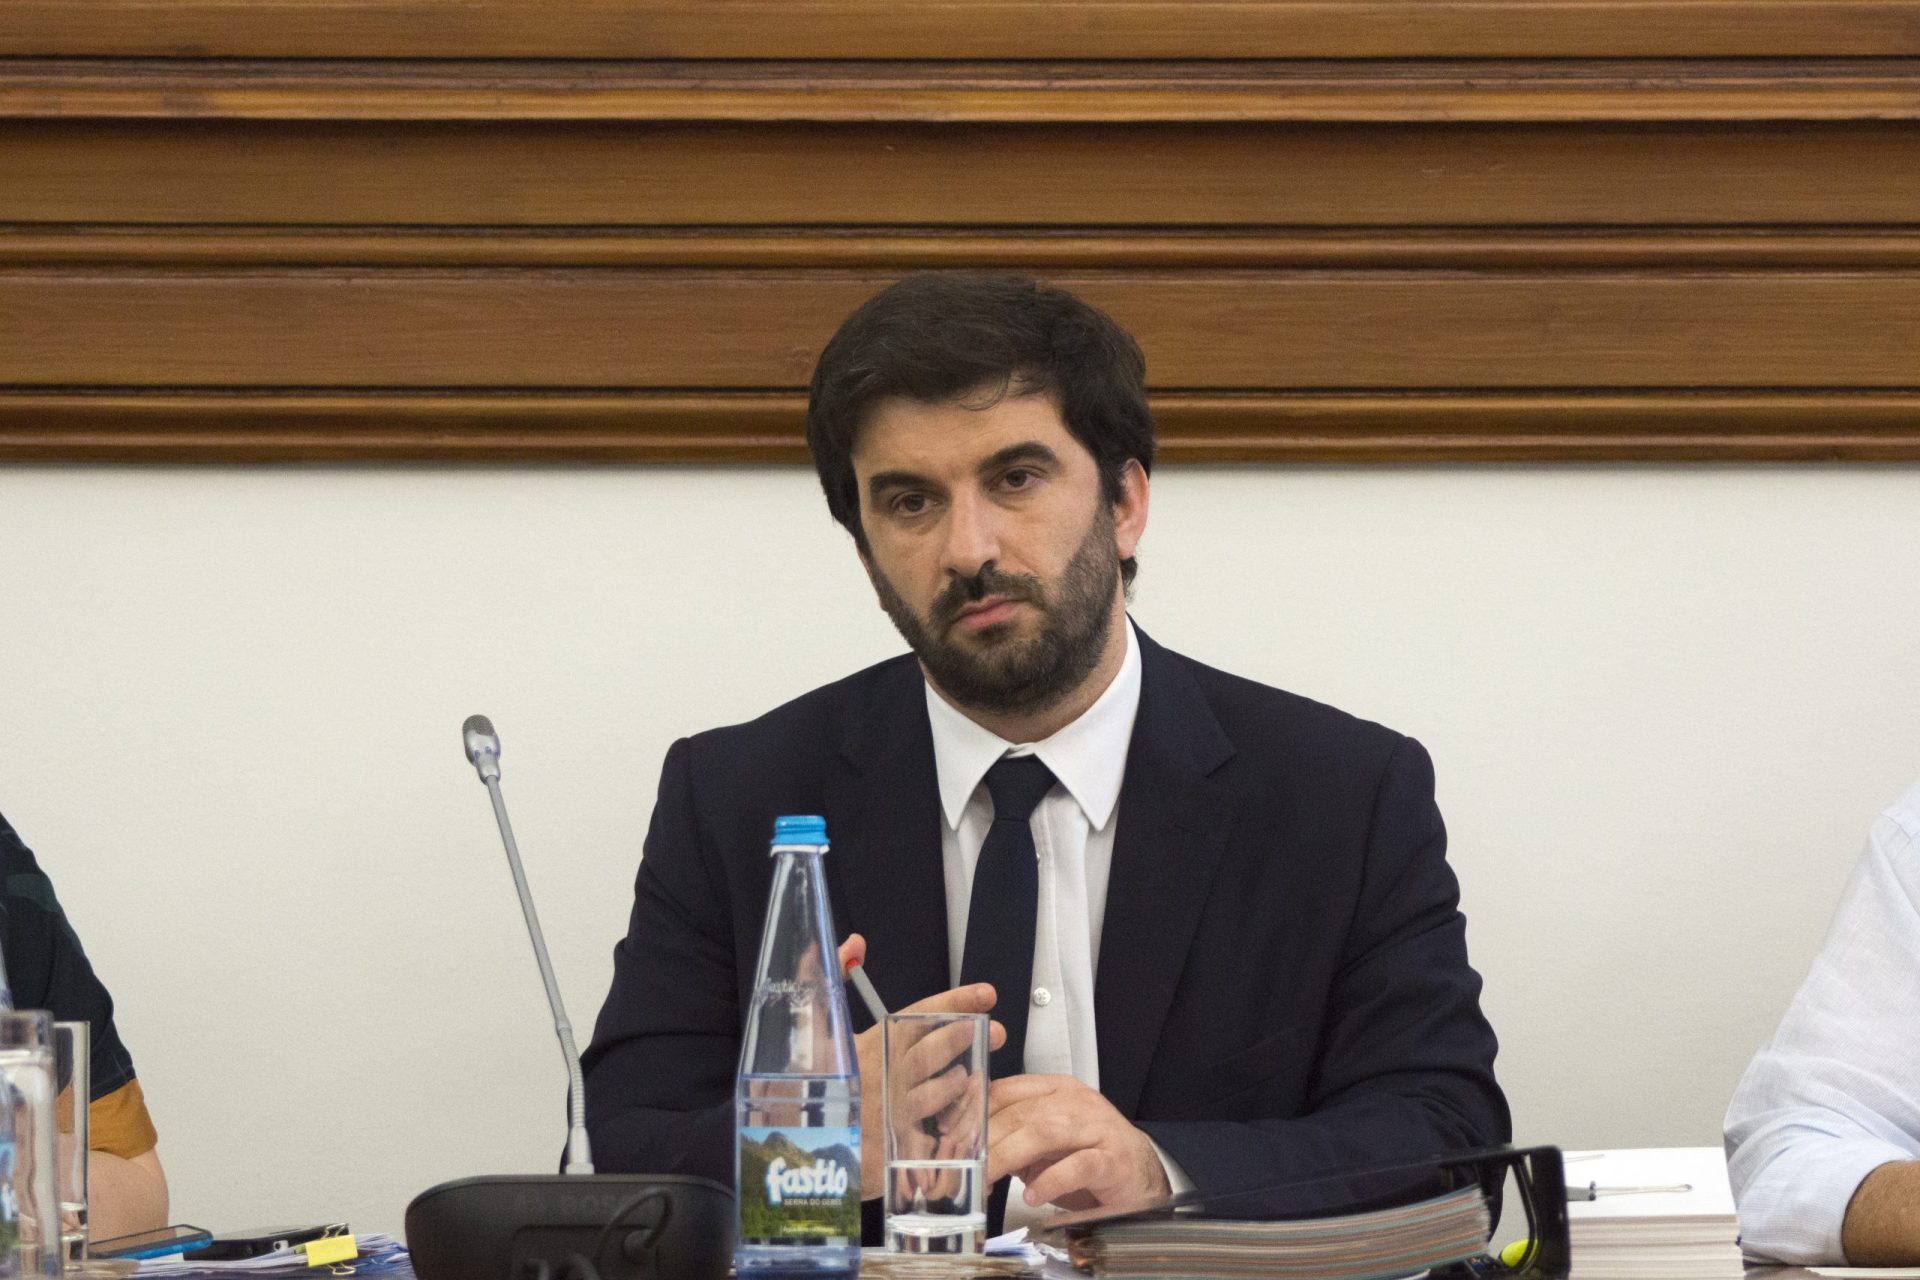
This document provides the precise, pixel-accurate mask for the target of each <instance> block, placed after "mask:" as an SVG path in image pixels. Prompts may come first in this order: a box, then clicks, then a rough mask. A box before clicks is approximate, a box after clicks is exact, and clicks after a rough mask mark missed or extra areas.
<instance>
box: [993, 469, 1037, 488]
mask: <svg viewBox="0 0 1920 1280" xmlns="http://www.w3.org/2000/svg"><path fill="white" fill-rule="evenodd" d="M1033 480H1034V475H1033V472H1031V471H1028V470H1027V469H1025V468H1024V467H1015V468H1014V469H1013V470H1012V471H1009V472H1007V474H1006V475H1004V476H1002V477H1001V478H1000V483H1002V484H1004V485H1006V486H1007V488H1009V489H1024V488H1026V487H1027V486H1028V485H1030V484H1032V483H1033Z"/></svg>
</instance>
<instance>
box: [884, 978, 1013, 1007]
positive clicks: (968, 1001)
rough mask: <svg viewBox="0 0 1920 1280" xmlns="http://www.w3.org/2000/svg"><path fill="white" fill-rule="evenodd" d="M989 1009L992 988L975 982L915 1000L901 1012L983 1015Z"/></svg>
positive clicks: (991, 999)
mask: <svg viewBox="0 0 1920 1280" xmlns="http://www.w3.org/2000/svg"><path fill="white" fill-rule="evenodd" d="M991 1008H993V988H992V987H991V986H989V985H988V984H986V983H984V982H975V983H973V984H971V985H969V986H965V987H955V988H953V990H951V991H942V992H939V993H938V994H936V995H930V996H928V997H927V998H926V999H925V1000H916V1001H915V1002H914V1003H912V1004H910V1005H908V1006H907V1007H906V1008H905V1009H903V1010H902V1011H901V1012H903V1013H985V1012H986V1011H987V1010H989V1009H991Z"/></svg>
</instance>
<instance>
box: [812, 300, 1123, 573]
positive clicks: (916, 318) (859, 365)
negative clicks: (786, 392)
mask: <svg viewBox="0 0 1920 1280" xmlns="http://www.w3.org/2000/svg"><path fill="white" fill-rule="evenodd" d="M1146 373H1147V362H1146V358H1145V357H1144V356H1142V355H1141V354H1140V346H1139V344H1138V343H1136V342H1135V341H1134V340H1133V338H1132V337H1131V336H1130V335H1129V334H1128V333H1127V331H1126V330H1124V329H1122V328H1121V327H1120V326H1119V325H1117V324H1115V323H1114V322H1113V319H1112V317H1110V316H1108V315H1107V314H1106V313H1105V312H1104V311H1101V310H1099V309H1098V308H1095V307H1092V306H1089V305H1088V304H1087V303H1085V302H1082V301H1081V300H1080V299H1079V298H1076V297H1075V296H1074V295H1072V294H1071V293H1068V292H1067V291H1066V290H1064V289H1056V288H1054V287H1052V286H1050V285H1045V284H1042V283H1040V282H1039V281H1037V280H1032V279H1029V278H1028V277H1026V276H1021V275H1012V274H1006V273H1000V272H987V271H953V272H933V271H924V272H920V273H917V274H915V275H910V276H908V277H906V278H905V279H903V280H901V281H899V282H898V283H897V284H894V285H891V286H889V287H888V288H886V289H883V290H882V291H881V292H879V293H877V294H875V295H874V296H873V297H871V298H869V299H867V301H866V302H864V303H862V304H861V306H860V308H859V309H858V310H857V311H855V312H854V313H853V314H852V315H850V316H848V317H847V319H846V322H845V323H844V324H842V325H841V326H840V330H839V332H837V333H835V334H834V335H833V338H832V340H831V341H830V342H828V343H827V347H826V350H824V351H822V352H821V353H820V360H819V363H817V364H816V365H814V367H813V385H812V386H811V388H810V389H809V390H808V393H807V448H808V449H809V450H810V451H811V452H812V454H813V466H814V469H815V470H816V471H818V472H819V473H820V487H821V488H822V489H823V490H825V491H826V495H827V510H828V511H829V512H831V513H832V514H833V518H834V519H835V520H838V521H839V522H840V523H841V524H842V525H844V526H846V529H847V531H848V532H849V533H851V534H852V535H853V541H854V545H855V546H857V547H859V548H860V550H861V552H862V554H865V552H866V550H867V539H866V534H865V533H864V532H863V531H862V529H861V527H860V487H859V484H858V483H857V482H856V481H855V479H854V474H853V444H854V439H855V437H856V436H857V435H858V434H859V431H860V427H861V426H862V424H863V423H864V422H865V420H866V416H867V414H868V413H869V412H870V411H871V410H872V409H873V406H874V405H875V404H876V403H878V402H879V401H881V400H884V399H887V398H888V397H891V396H900V397H902V398H904V399H908V400H914V401H918V402H920V403H922V404H941V403H946V402H951V401H963V402H964V403H965V404H966V405H967V406H968V407H969V408H987V407H990V406H991V405H992V404H993V403H994V402H996V401H997V400H999V399H1000V398H1001V397H1003V396H1007V395H1020V396H1024V395H1045V396H1048V397H1051V398H1052V399H1053V401H1054V402H1055V404H1056V405H1057V406H1058V407H1059V410H1060V416H1061V419H1062V420H1063V421H1064V422H1065V423H1066V427H1067V430H1068V431H1070V432H1072V433H1073V438H1074V439H1076V440H1078V441H1079V442H1080V443H1081V444H1082V445H1084V446H1085V447H1086V450H1087V452H1089V453H1091V454H1092V455H1093V459H1094V462H1095V463H1096V464H1097V465H1098V466H1099V468H1100V481H1101V488H1102V491H1103V492H1104V494H1105V496H1106V499H1107V501H1108V502H1110V503H1113V502H1118V501H1119V500H1120V498H1121V496H1122V494H1123V492H1124V489H1123V487H1122V480H1121V477H1122V475H1123V474H1124V473H1125V470H1126V465H1127V461H1128V459H1133V460H1135V461H1137V462H1139V464H1140V468H1141V470H1142V471H1145V472H1147V473H1151V472H1152V471H1153V448H1154V440H1153V414H1152V413H1151V412H1149V411H1148V409H1147V392H1146ZM1138 569H1139V566H1138V565H1137V564H1136V563H1135V562H1134V559H1133V557H1131V556H1129V557H1128V558H1127V559H1126V560H1124V561H1123V562H1122V563H1121V566H1120V573H1121V580H1122V581H1123V582H1125V583H1126V584H1128V585H1131V584H1132V582H1133V576H1134V574H1135V573H1136V572H1137V571H1138Z"/></svg>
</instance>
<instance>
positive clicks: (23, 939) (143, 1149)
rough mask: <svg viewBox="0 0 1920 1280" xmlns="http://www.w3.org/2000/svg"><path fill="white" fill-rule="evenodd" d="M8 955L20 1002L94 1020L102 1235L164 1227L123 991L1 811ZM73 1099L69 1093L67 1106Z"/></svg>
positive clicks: (94, 1126)
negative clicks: (117, 1000)
mask: <svg viewBox="0 0 1920 1280" xmlns="http://www.w3.org/2000/svg"><path fill="white" fill-rule="evenodd" d="M0 958H4V960H5V962H6V977H7V982H8V984H9V985H10V986H11V987H12V990H13V1007H14V1008H16V1009H45V1010H47V1011H48V1012H49V1013H50V1014H52V1015H53V1017H54V1019H55V1020H56V1021H61V1022H68V1021H80V1020H84V1021H85V1022H86V1023H87V1025H88V1027H89V1028H90V1055H89V1063H90V1066H91V1076H92V1078H91V1082H90V1084H91V1088H90V1094H91V1096H90V1097H89V1098H88V1102H87V1148H88V1152H87V1213H88V1219H89V1234H90V1235H91V1236H92V1237H93V1238H94V1239H95V1240H104V1239H109V1238H111V1237H113V1236H118V1235H125V1234H127V1233H129V1232H133V1231H144V1230H149V1229H151V1228H154V1227H159V1226H164V1225H165V1224H166V1221H167V1175H166V1171H165V1170H163V1169H162V1168H161V1167H160V1153H159V1149H158V1142H159V1138H158V1135H157V1134H156V1133H155V1132H154V1128H153V1120H152V1118H151V1117H150V1116H148V1114H147V1103H146V1098H145V1096H144V1095H143V1094H142V1093H141V1090H140V1081H139V1080H138V1079H137V1078H136V1077H135V1075H134V1071H133V1057H132V1055H131V1054H129V1053H128V1052H127V1046H126V1045H125V1044H124V1043H122V1042H121V1039H120V1032H119V1031H118V1030H117V1029H116V1028H115V1027H114V1025H113V997H112V996H110V995H108V994H107V989H106V987H105V986H103V985H102V984H101V982H100V979H99V977H98V976H96V975H95V974H94V972H93V965H92V964H91V963H89V962H88V960H87V953H86V951H85V949H84V948H82V947H81V945H80V939H79V937H78V935H76V934H75V933H74V931H73V926H72V925H70V924H69V923H67V915H66V912H65V911H63V910H61V907H60V900H59V899H58V898H57V897H55V896H54V892H53V881H51V880H49V879H48V878H47V875H46V873H45V872H44V871H42V870H41V869H40V864H39V863H38V862H36V861H35V860H34V856H33V851H32V850H30V849H28V848H27V846H26V845H25V844H24V843H23V842H22V841H21V839H20V837H19V835H17V834H16V833H15V832H14V829H13V828H12V827H11V826H10V825H8V823H7V820H6V818H5V817H0ZM71 1105H73V1099H72V1097H71V1091H70V1090H68V1091H66V1092H63V1093H62V1095H61V1098H60V1106H61V1107H62V1109H63V1111H64V1109H65V1108H67V1107H70V1106H71Z"/></svg>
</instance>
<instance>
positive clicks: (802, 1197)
mask: <svg viewBox="0 0 1920 1280" xmlns="http://www.w3.org/2000/svg"><path fill="white" fill-rule="evenodd" d="M740 1238H741V1239H742V1240H777V1239H810V1240H812V1239H819V1240H825V1239H829V1238H831V1239H837V1240H849V1239H850V1240H858V1239H859V1238H860V1128H859V1126H858V1125H853V1126H848V1127H845V1128H841V1127H831V1128H819V1129H814V1128H804V1129H791V1128H778V1127H775V1128H744V1127H743V1128H742V1129H741V1130H740Z"/></svg>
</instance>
